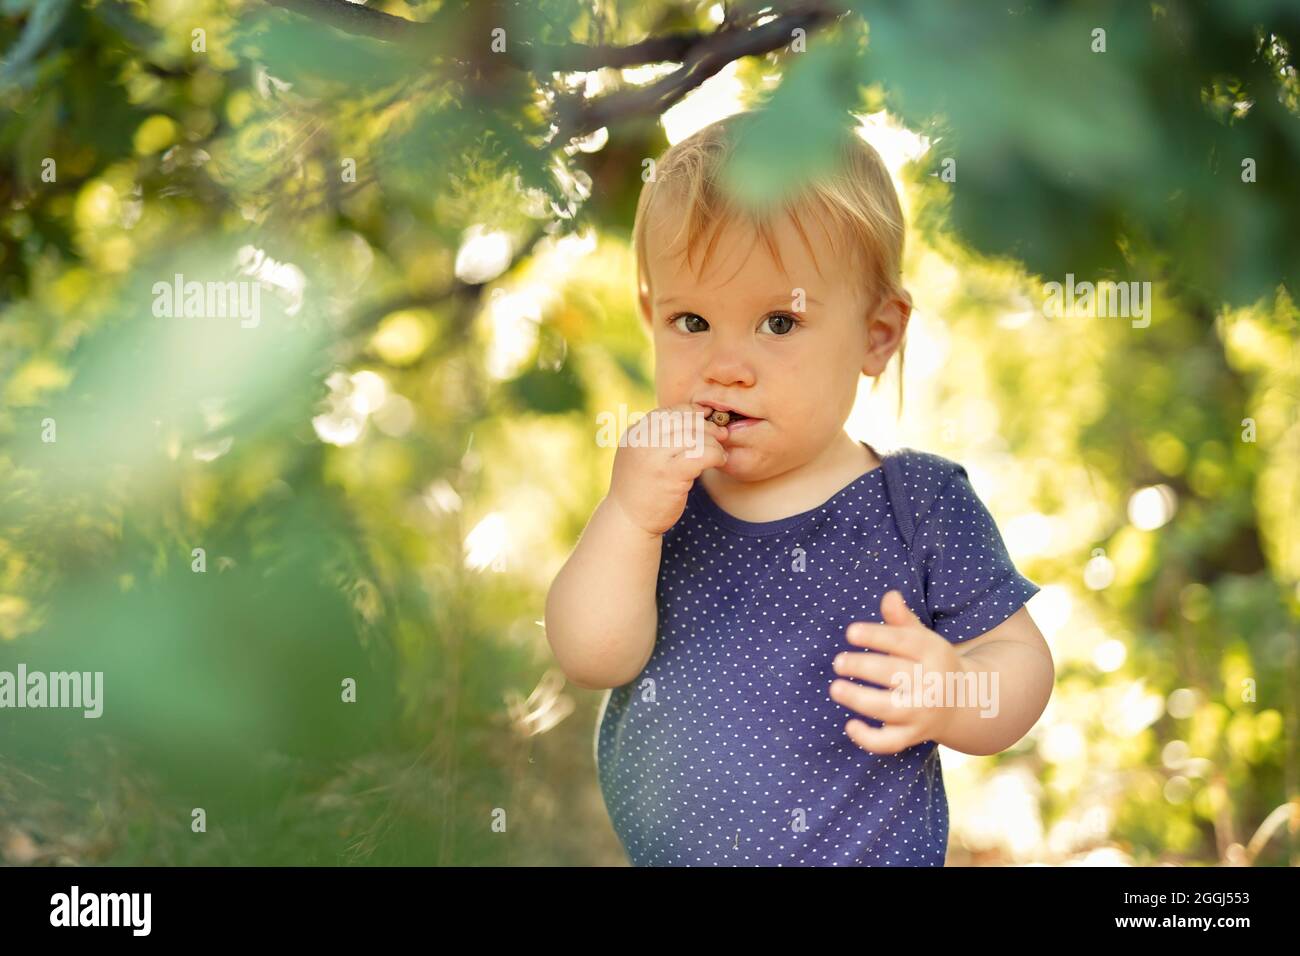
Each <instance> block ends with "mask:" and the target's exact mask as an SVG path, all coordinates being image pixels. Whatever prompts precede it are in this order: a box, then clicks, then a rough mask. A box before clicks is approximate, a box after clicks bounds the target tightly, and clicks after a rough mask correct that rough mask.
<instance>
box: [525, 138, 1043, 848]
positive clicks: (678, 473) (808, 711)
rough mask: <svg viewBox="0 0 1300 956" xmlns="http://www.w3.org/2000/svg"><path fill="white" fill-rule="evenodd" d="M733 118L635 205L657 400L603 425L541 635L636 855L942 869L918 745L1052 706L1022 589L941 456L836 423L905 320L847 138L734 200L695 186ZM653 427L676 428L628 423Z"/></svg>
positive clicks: (896, 246)
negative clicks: (593, 486)
mask: <svg viewBox="0 0 1300 956" xmlns="http://www.w3.org/2000/svg"><path fill="white" fill-rule="evenodd" d="M746 116H747V114H739V115H737V116H732V117H729V118H727V119H725V120H721V121H719V122H717V123H714V124H713V125H711V126H709V127H707V128H705V129H703V130H701V131H699V132H697V133H696V134H695V135H693V136H691V137H690V138H688V139H686V140H683V141H682V142H680V143H678V144H677V145H675V146H673V147H672V148H671V149H669V150H668V151H667V152H666V153H665V154H664V155H663V156H662V157H661V159H660V160H659V162H658V164H657V170H656V175H655V176H654V177H653V178H652V179H651V181H649V182H647V183H646V185H645V187H644V189H643V191H642V193H641V197H640V201H639V203H638V206H637V211H636V221H635V226H634V243H635V248H636V254H637V271H638V278H637V286H638V300H639V311H640V316H641V318H642V320H643V321H644V323H645V325H646V327H647V329H648V330H649V334H650V337H651V339H652V341H653V344H654V352H655V388H656V393H657V401H658V403H659V406H660V407H658V408H656V409H655V410H654V411H652V412H651V413H650V414H649V415H648V416H647V417H646V418H643V419H642V420H641V421H640V422H639V423H637V425H634V426H633V427H632V428H630V429H628V432H627V433H626V434H625V435H624V436H623V441H622V443H621V444H620V447H619V449H618V451H617V453H616V455H615V458H614V465H613V474H612V477H611V481H610V488H609V492H608V494H607V495H606V496H605V497H604V499H603V500H602V501H601V502H600V504H599V505H598V506H597V508H596V510H595V512H594V513H593V515H592V517H591V520H590V521H589V522H588V525H587V527H586V529H585V530H584V531H583V534H582V537H581V540H580V541H579V542H578V545H577V547H576V548H575V549H574V551H573V553H572V555H571V556H570V557H569V559H568V561H567V562H566V563H565V565H564V567H563V568H562V569H561V571H560V573H559V574H558V575H557V577H556V579H555V581H554V583H553V584H552V586H551V589H550V593H549V594H548V595H547V601H546V621H545V623H546V635H547V639H548V641H549V642H550V645H551V648H552V650H553V651H554V653H555V656H556V659H557V661H558V662H559V664H560V666H561V668H562V669H563V670H564V672H565V674H566V675H567V676H568V678H569V679H570V680H571V681H572V682H573V683H575V684H577V685H578V686H580V687H585V688H592V689H605V688H609V689H611V690H610V693H609V695H608V696H607V697H606V698H605V701H604V702H603V705H602V707H601V713H600V718H599V726H598V729H597V733H596V741H595V744H596V747H595V750H596V753H595V757H596V764H597V770H598V777H599V782H600V787H601V792H602V794H603V796H604V800H605V805H606V808H607V810H608V812H609V814H610V818H611V820H612V822H613V826H614V829H615V831H616V832H617V834H618V837H619V839H620V840H621V842H622V845H623V847H624V849H625V850H626V851H627V854H628V857H629V859H630V860H631V862H632V863H633V864H635V865H665V866H698V865H731V866H737V865H738V866H851V865H867V866H916V865H926V866H941V865H942V864H943V862H944V859H945V854H946V848H947V840H948V807H947V799H946V797H945V793H944V787H943V774H942V770H941V767H940V763H939V752H938V744H940V743H942V744H944V745H945V746H947V747H951V748H953V749H956V750H960V751H963V752H965V753H970V754H992V753H997V752H999V751H1001V750H1004V749H1006V748H1007V747H1009V746H1011V745H1012V744H1014V743H1015V742H1016V741H1017V740H1019V739H1020V738H1021V737H1023V736H1024V734H1025V733H1026V732H1027V731H1028V730H1029V729H1030V728H1031V727H1032V726H1033V724H1034V722H1035V721H1036V720H1037V719H1038V717H1039V715H1040V714H1041V713H1042V711H1043V708H1044V707H1045V706H1046V703H1047V699H1048V697H1049V696H1050V694H1051V687H1052V682H1053V679H1054V668H1053V664H1052V659H1051V655H1050V653H1049V652H1048V649H1047V646H1046V643H1045V642H1044V640H1043V637H1042V635H1041V634H1040V633H1039V631H1038V629H1037V628H1036V627H1035V626H1034V623H1033V621H1032V619H1031V618H1030V616H1029V613H1028V611H1027V610H1026V609H1025V607H1024V604H1025V602H1026V601H1027V600H1028V599H1029V598H1030V597H1031V596H1032V595H1033V594H1035V593H1036V592H1037V591H1038V590H1039V587H1038V585H1037V584H1035V583H1033V582H1032V581H1030V580H1029V579H1028V578H1026V577H1024V576H1023V575H1022V574H1021V573H1019V572H1018V571H1017V570H1016V568H1015V567H1014V566H1013V565H1012V563H1011V560H1010V558H1009V556H1008V553H1007V550H1006V547H1005V545H1004V543H1003V540H1002V537H1001V535H1000V534H999V532H998V529H997V526H996V525H995V524H994V522H993V520H992V517H991V516H990V514H989V511H988V509H987V508H986V507H985V506H984V504H983V503H982V502H981V500H980V499H979V498H978V497H977V496H976V494H975V492H974V490H973V489H972V487H971V483H970V481H969V477H968V475H967V473H966V471H965V469H964V468H963V467H962V466H961V465H960V464H958V463H956V462H954V461H951V460H949V459H946V458H943V457H941V456H939V455H936V454H933V453H928V452H922V451H918V450H914V449H908V448H903V449H899V450H896V451H891V452H886V453H881V452H879V451H877V450H876V449H875V448H873V447H872V446H871V445H869V444H867V443H866V442H859V441H854V440H853V439H852V438H851V437H850V436H849V435H848V434H847V433H846V432H845V431H844V424H845V421H846V420H847V419H848V416H849V413H850V411H851V409H852V407H853V403H854V399H855V396H856V394H857V387H858V382H859V381H860V378H859V377H860V376H861V375H864V374H865V375H868V376H871V377H873V378H875V379H877V380H878V379H879V376H880V375H881V374H882V372H883V371H884V369H885V367H886V365H887V363H888V362H889V360H890V358H891V356H892V355H893V354H894V353H895V352H896V351H899V349H900V348H901V346H902V344H903V341H904V338H905V334H906V328H907V322H908V319H909V316H910V313H911V300H910V297H909V295H908V293H907V292H906V291H905V290H904V289H903V288H902V286H901V284H900V265H901V259H902V249H903V232H904V224H903V217H902V213H901V210H900V207H899V202H898V196H897V194H896V193H895V191H894V187H893V184H892V182H891V181H890V178H889V174H888V171H887V170H886V169H885V167H884V164H883V163H882V162H881V160H880V157H879V156H878V155H877V154H876V152H875V150H873V149H872V148H871V147H870V146H869V145H868V144H867V143H866V142H865V141H863V140H862V139H861V137H859V136H858V135H856V134H853V133H851V132H849V130H848V129H847V127H846V131H845V137H844V141H843V145H842V149H841V151H840V162H839V164H838V165H837V167H836V168H835V170H834V171H833V172H831V173H828V174H826V175H824V176H822V177H820V178H819V179H818V180H817V181H816V183H815V184H814V185H812V186H810V187H808V188H806V189H804V190H802V191H800V192H798V193H797V194H794V195H792V196H790V197H787V198H786V199H784V200H783V201H782V202H780V203H779V204H776V205H774V206H772V207H770V209H769V210H763V211H757V212H754V211H746V210H744V209H743V208H742V207H740V206H738V205H736V204H734V203H732V202H730V201H728V198H727V196H726V194H725V192H724V191H723V189H722V188H721V186H720V185H719V184H720V181H721V176H722V172H721V170H722V168H723V165H724V164H725V162H726V158H727V155H728V151H729V150H730V149H731V148H732V144H733V143H734V141H735V140H734V138H735V133H736V129H737V124H738V123H743V122H745V121H746ZM760 240H761V242H760ZM697 255H698V256H699V259H700V262H699V265H698V268H697V267H696V266H695V258H696V256H697ZM710 264H711V265H712V268H709V266H710ZM900 362H901V353H900ZM720 412H726V413H727V414H726V415H722V414H719V413H720ZM670 417H675V421H676V422H677V423H678V424H680V422H681V421H683V420H685V421H686V422H688V423H689V424H690V428H688V429H686V430H685V431H683V430H682V429H680V428H677V429H674V428H668V427H662V428H656V429H655V432H654V434H655V435H672V436H674V438H673V440H669V441H664V440H659V441H650V442H647V441H632V440H629V439H630V437H631V436H632V434H633V431H634V429H638V428H640V429H643V432H642V437H644V434H645V433H646V431H645V430H646V426H647V423H649V422H650V421H651V420H652V419H658V421H657V422H656V424H658V423H659V422H663V423H665V424H666V421H667V419H668V418H670ZM719 423H721V424H719ZM1001 688H1005V689H1006V690H1007V691H1008V693H1007V694H1006V695H1005V696H1000V695H999V693H998V691H999V690H1000V689H1001Z"/></svg>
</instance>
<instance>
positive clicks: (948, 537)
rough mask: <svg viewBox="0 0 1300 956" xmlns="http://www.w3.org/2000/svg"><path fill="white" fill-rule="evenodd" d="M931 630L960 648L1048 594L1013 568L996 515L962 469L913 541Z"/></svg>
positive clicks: (948, 484)
mask: <svg viewBox="0 0 1300 956" xmlns="http://www.w3.org/2000/svg"><path fill="white" fill-rule="evenodd" d="M913 547H914V548H915V549H916V553H917V556H918V560H919V562H920V565H921V567H922V569H923V575H924V584H925V602H926V606H927V608H928V609H929V612H930V617H931V628H932V629H933V630H934V631H935V632H936V633H938V634H941V635H943V636H944V637H946V638H947V639H948V640H949V641H952V642H953V643H958V642H960V641H964V640H968V639H969V638H972V637H978V636H979V635H981V634H984V633H986V632H988V631H990V630H992V629H993V628H995V627H997V626H998V625H999V624H1001V623H1002V622H1003V621H1005V620H1006V619H1007V618H1009V617H1010V616H1011V615H1012V614H1014V613H1015V612H1016V611H1018V610H1019V609H1020V608H1021V607H1022V606H1023V605H1024V603H1025V602H1026V601H1028V600H1029V599H1030V598H1031V597H1033V596H1034V595H1035V594H1037V593H1038V592H1039V591H1040V590H1042V589H1041V588H1040V587H1039V586H1038V585H1037V584H1035V583H1034V582H1033V581H1031V580H1029V578H1027V577H1025V576H1024V575H1023V574H1021V573H1020V572H1019V571H1018V570H1017V569H1016V567H1015V565H1014V564H1012V562H1011V555H1010V554H1009V553H1008V552H1007V547H1006V543H1005V542H1004V541H1003V540H1002V534H1001V532H999V531H998V526H997V524H996V523H995V522H994V521H993V515H992V514H990V513H989V510H988V508H987V507H986V506H985V505H984V502H983V501H981V500H980V498H979V496H978V495H976V494H975V489H974V488H973V487H972V486H971V483H970V478H969V477H968V476H967V474H966V470H965V469H964V468H958V469H957V471H955V472H954V473H953V474H952V475H951V476H950V477H949V479H948V480H947V482H946V483H945V484H944V486H943V488H942V489H940V491H939V493H938V495H937V496H936V497H935V499H934V502H933V503H932V504H931V506H930V508H929V509H928V510H927V511H926V513H925V515H924V516H923V517H922V518H921V520H920V523H919V524H918V526H917V530H916V537H915V538H914V540H913Z"/></svg>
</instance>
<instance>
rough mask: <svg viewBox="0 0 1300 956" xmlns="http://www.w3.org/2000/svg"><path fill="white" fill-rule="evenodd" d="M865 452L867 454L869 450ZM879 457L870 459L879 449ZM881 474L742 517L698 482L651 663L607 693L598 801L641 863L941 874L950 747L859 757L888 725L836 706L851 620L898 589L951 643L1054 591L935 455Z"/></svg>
mask: <svg viewBox="0 0 1300 956" xmlns="http://www.w3.org/2000/svg"><path fill="white" fill-rule="evenodd" d="M868 447H870V446H868ZM873 451H874V449H873ZM876 457H877V458H878V459H879V460H880V461H881V462H882V464H881V465H879V466H877V467H875V468H873V469H871V470H870V471H868V472H866V473H865V474H863V475H861V476H859V477H858V478H856V479H855V480H854V481H852V482H851V483H849V484H848V485H846V486H845V487H844V488H842V489H840V490H839V491H838V492H836V493H835V494H834V495H832V496H831V497H830V498H829V499H828V500H827V501H825V502H824V503H823V504H822V505H820V506H819V507H816V508H812V509H810V510H808V511H805V512H802V513H800V514H796V515H791V516H790V517H787V518H780V519H777V520H775V521H761V522H751V521H744V520H741V519H739V518H737V517H735V516H733V515H731V514H729V513H727V512H725V511H723V510H722V509H721V508H720V507H718V505H717V504H716V503H715V502H714V501H713V500H712V499H711V498H710V497H709V495H708V493H707V492H706V491H705V489H704V486H703V484H702V483H701V482H700V481H699V479H696V481H695V484H694V486H693V488H692V489H691V492H690V494H689V495H688V498H687V504H686V508H685V510H684V511H683V513H682V516H681V518H680V519H679V520H678V521H677V523H676V524H675V525H673V527H672V528H670V529H669V530H668V531H667V532H665V534H664V536H663V551H662V558H661V561H660V567H659V579H658V586H657V590H656V602H657V606H658V613H659V626H658V634H657V637H656V642H655V648H654V652H653V654H652V655H651V657H650V660H649V661H648V662H647V663H646V666H645V668H644V669H643V670H642V672H641V673H640V674H639V675H638V676H637V677H636V678H635V679H634V680H632V681H630V682H629V683H627V684H624V685H623V686H621V687H616V688H614V689H613V690H611V691H610V692H609V694H608V696H607V697H606V699H605V701H604V704H603V706H602V708H601V713H600V717H599V720H598V728H597V732H596V740H595V756H596V765H597V771H598V776H599V781H600V788H601V793H602V795H603V797H604V801H605V807H606V809H607V810H608V812H609V815H610V819H611V821H612V823H613V826H614V830H615V832H616V833H617V834H618V837H619V840H620V841H621V842H622V844H623V848H624V849H625V850H626V851H627V855H628V858H629V860H630V861H631V862H632V864H633V865H636V866H942V865H943V862H944V857H945V855H946V851H947V844H948V802H947V798H946V796H945V793H944V787H943V773H942V769H941V767H940V762H939V750H938V745H937V744H936V743H935V742H934V741H925V742H923V743H920V744H917V745H915V746H913V747H910V748H908V749H906V750H904V751H902V752H901V753H897V754H875V753H871V752H869V751H866V750H863V749H862V748H861V747H859V746H858V745H857V744H855V743H854V742H853V741H852V740H851V739H850V738H849V737H848V735H847V734H846V733H845V732H844V725H845V724H846V723H847V722H848V721H849V719H851V718H853V717H858V718H859V719H862V720H865V721H866V722H867V723H868V724H869V725H870V726H873V727H879V726H881V723H880V721H878V720H875V719H874V718H866V717H861V716H860V715H858V714H857V713H856V712H855V711H852V710H851V709H849V708H848V707H845V706H844V705H842V704H839V703H837V702H836V701H834V700H832V699H831V698H830V694H829V688H830V684H831V682H832V681H833V680H835V679H836V677H837V676H838V675H837V674H836V673H835V671H834V669H833V666H832V662H833V660H834V657H835V655H836V654H838V653H840V652H841V651H855V650H859V651H860V650H861V648H859V647H855V646H854V645H851V644H849V643H848V641H847V640H846V638H845V629H846V628H847V627H848V625H849V624H850V623H852V622H853V621H875V622H880V621H881V615H880V602H881V598H882V597H884V594H885V592H886V591H888V590H890V589H893V588H896V589H898V590H899V591H901V592H902V594H903V597H904V598H905V599H906V600H907V606H908V607H909V608H911V609H912V611H914V612H915V613H916V614H917V616H918V617H920V619H921V621H922V623H924V624H925V626H926V627H929V628H931V629H932V630H934V631H936V632H937V633H939V634H940V635H942V636H943V637H945V638H947V639H948V640H949V641H952V642H953V643H959V642H961V641H964V640H969V639H970V638H973V637H978V636H979V635H981V634H984V633H986V632H987V631H989V630H991V629H992V628H994V627H996V626H997V625H998V624H1000V623H1002V622H1003V621H1005V620H1006V619H1007V618H1008V617H1010V616H1011V615H1012V614H1014V613H1015V612H1016V611H1017V610H1018V609H1019V608H1020V607H1021V606H1022V605H1023V604H1024V603H1025V602H1026V601H1027V600H1028V599H1029V598H1030V597H1031V596H1032V595H1034V594H1035V593H1037V592H1038V591H1039V590H1040V589H1039V586H1038V585H1037V584H1035V583H1034V582H1032V581H1031V580H1029V579H1028V578H1026V577H1024V576H1023V575H1022V574H1021V573H1020V572H1019V571H1017V569H1016V568H1015V567H1014V566H1013V564H1012V562H1011V559H1010V556H1009V555H1008V552H1007V549H1006V547H1005V544H1004V542H1003V540H1002V536H1001V534H1000V533H999V531H998V529H997V526H996V524H995V523H994V521H993V518H992V516H991V515H990V513H989V511H988V509H987V508H986V507H985V505H984V504H983V502H982V501H981V500H980V499H979V497H978V496H977V495H976V494H975V491H974V489H973V488H972V487H971V484H970V480H969V477H968V475H967V473H966V470H965V468H963V467H962V466H961V465H960V464H958V463H956V462H954V461H951V460H949V459H947V458H944V457H942V456H940V455H936V454H933V453H930V452H923V451H918V450H915V449H910V448H902V449H898V450H896V451H892V452H889V453H886V454H879V453H878V454H877V455H876Z"/></svg>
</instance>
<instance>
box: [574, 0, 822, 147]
mask: <svg viewBox="0 0 1300 956" xmlns="http://www.w3.org/2000/svg"><path fill="white" fill-rule="evenodd" d="M841 13H842V11H840V10H838V9H836V8H833V7H830V6H827V5H824V4H813V5H810V6H809V7H808V8H806V9H803V10H799V11H792V12H790V13H788V14H785V15H783V16H779V17H777V18H776V19H775V20H771V21H769V22H767V23H764V24H763V25H762V26H757V27H726V26H725V25H724V26H723V27H722V28H721V29H719V30H718V31H717V32H715V33H710V34H707V35H703V36H702V37H701V38H700V39H699V40H697V41H696V42H694V43H693V45H692V46H691V48H690V49H689V50H688V52H687V54H686V56H685V57H683V61H682V66H681V67H680V68H679V69H677V70H674V71H673V72H672V73H670V74H668V75H667V76H665V77H663V78H662V79H660V80H658V81H656V82H654V83H651V84H649V85H648V86H643V87H634V88H632V89H624V90H618V91H616V92H614V93H610V94H608V95H606V96H603V97H601V98H600V99H596V100H588V99H585V98H584V97H581V96H577V97H570V98H568V99H565V100H557V102H556V112H557V114H558V115H559V126H560V130H559V131H558V132H557V134H556V136H555V137H554V140H553V141H554V142H556V143H566V142H568V141H569V140H570V139H573V138H575V137H579V136H585V135H586V134H588V133H592V132H595V131H596V130H598V129H600V128H601V127H602V126H609V125H611V123H613V121H615V120H618V119H624V118H626V117H628V116H635V115H639V114H642V113H648V114H652V115H655V116H658V115H660V114H661V113H662V112H663V111H664V110H666V109H667V108H668V107H670V106H672V105H673V104H674V103H676V102H677V101H678V100H680V99H681V98H682V97H683V96H685V95H686V94H687V93H689V92H690V91H691V90H693V89H695V88H696V87H697V86H699V85H700V84H702V83H703V82H704V81H705V80H707V79H708V78H709V77H711V76H713V75H714V74H716V73H718V72H719V71H720V70H722V68H723V67H725V66H726V65H727V64H728V63H730V62H732V61H733V60H738V59H741V58H742V57H746V56H756V55H759V54H763V53H771V52H772V51H773V50H779V49H781V48H782V47H784V46H785V45H786V44H788V43H789V42H790V36H791V33H792V32H793V31H794V30H795V29H798V28H800V27H802V28H803V29H805V30H807V31H812V30H815V29H816V28H817V27H819V26H822V25H824V24H826V23H828V22H830V21H831V20H833V19H835V18H837V17H838V16H840V15H841Z"/></svg>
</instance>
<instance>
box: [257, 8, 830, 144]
mask: <svg viewBox="0 0 1300 956" xmlns="http://www.w3.org/2000/svg"><path fill="white" fill-rule="evenodd" d="M266 2H267V3H269V4H271V5H272V6H277V7H283V8H285V9H287V10H292V11H294V12H295V13H299V14H304V15H307V16H310V17H312V18H313V19H315V20H319V21H321V22H324V23H327V24H329V25H330V26H333V27H336V28H338V29H340V30H344V31H347V32H349V33H354V34H357V35H360V36H367V37H371V38H373V39H377V40H382V41H384V42H389V43H405V42H408V41H411V42H414V41H418V40H427V39H428V38H430V37H432V36H434V35H435V33H437V32H440V31H439V30H438V28H437V27H435V26H434V25H433V24H431V23H418V22H415V21H413V20H405V19H403V18H401V17H395V16H393V15H391V14H388V13H383V12H381V11H379V10H372V9H370V8H369V7H364V6H360V5H358V4H355V3H349V2H348V0H266ZM738 7H739V8H740V9H738ZM741 9H743V13H742V12H741ZM845 13H846V10H845V9H844V7H843V6H842V5H841V3H838V2H835V0H810V2H797V3H790V4H787V5H784V6H782V5H781V4H775V5H763V6H758V5H750V4H745V5H737V7H730V6H729V7H728V9H727V17H726V19H724V21H723V23H722V24H721V25H720V26H719V27H718V29H717V30H715V31H713V32H711V33H700V32H698V31H695V32H689V31H688V32H681V33H672V34H668V35H665V36H658V37H649V38H647V39H645V40H640V41H638V42H636V43H631V44H626V45H615V44H599V45H594V46H590V45H584V44H580V43H567V44H536V43H528V42H524V41H515V42H513V43H511V44H510V46H509V48H508V51H509V52H507V53H506V54H505V55H504V56H503V57H501V58H500V59H496V58H494V59H495V62H498V63H501V65H503V66H505V65H507V64H509V65H510V66H513V67H515V68H517V69H521V70H525V71H532V70H533V69H547V70H551V71H560V72H585V71H590V70H597V69H602V68H621V67H628V66H638V65H641V64H645V63H662V62H680V63H681V64H682V65H681V67H680V68H679V69H677V70H674V71H673V72H672V73H671V74H669V75H668V76H665V77H663V78H661V79H659V80H658V81H656V82H654V83H651V84H649V85H647V86H642V87H633V88H628V89H621V90H617V91H615V92H613V93H609V94H607V95H605V96H603V97H601V98H599V99H595V100H588V99H586V98H585V97H583V96H581V95H580V94H579V95H571V96H559V97H557V98H556V103H555V110H556V126H557V127H558V129H557V131H556V134H555V136H554V137H553V138H552V140H551V142H553V143H555V144H563V143H567V142H568V141H569V140H571V139H574V138H577V137H581V136H585V135H587V134H589V133H592V132H595V131H596V130H598V129H600V128H601V127H602V126H609V125H611V124H612V123H613V122H614V121H615V120H620V119H626V118H628V117H630V116H637V115H642V114H651V115H656V116H657V115H659V114H661V113H662V112H663V111H664V110H666V109H667V108H668V107H670V106H672V105H673V104H674V103H676V102H677V101H678V100H680V99H681V98H682V97H683V96H685V95H686V94H687V93H689V92H690V91H691V90H693V89H695V88H696V87H698V86H699V85H700V84H702V83H703V82H704V81H705V80H707V79H708V78H709V77H711V76H713V75H714V74H716V73H718V72H719V71H720V70H721V69H722V68H723V67H725V66H726V65H727V64H728V63H731V62H732V61H733V60H738V59H741V58H742V57H746V56H757V55H761V54H764V53H771V52H772V51H774V50H779V49H781V48H782V47H784V46H786V45H787V44H788V43H789V42H790V38H791V34H792V32H793V31H794V30H796V29H799V28H802V29H804V30H807V31H809V32H811V31H812V30H815V29H817V28H818V27H821V26H823V25H825V24H827V23H830V22H831V21H833V20H836V19H838V18H839V17H841V16H843V15H844V14H845ZM765 17H766V18H770V19H767V20H766V22H761V21H762V20H763V18H765ZM444 39H445V38H444ZM521 49H522V50H524V51H525V52H524V53H523V54H521V53H519V52H518V51H519V50H521Z"/></svg>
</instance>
